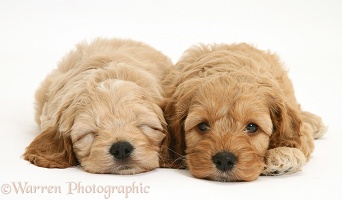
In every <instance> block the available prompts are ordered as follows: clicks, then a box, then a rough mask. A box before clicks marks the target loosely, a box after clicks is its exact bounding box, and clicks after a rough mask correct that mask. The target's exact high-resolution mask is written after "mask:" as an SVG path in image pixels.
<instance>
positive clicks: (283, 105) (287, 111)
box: [269, 95, 313, 157]
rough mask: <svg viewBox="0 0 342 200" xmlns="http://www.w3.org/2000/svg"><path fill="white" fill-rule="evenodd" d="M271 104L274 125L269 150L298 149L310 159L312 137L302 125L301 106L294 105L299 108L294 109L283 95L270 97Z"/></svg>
mask: <svg viewBox="0 0 342 200" xmlns="http://www.w3.org/2000/svg"><path fill="white" fill-rule="evenodd" d="M269 104H270V114H271V119H272V123H273V133H272V135H271V138H270V144H269V148H270V149H273V148H276V147H292V148H298V149H300V150H301V151H302V152H303V153H304V155H305V156H307V157H308V156H309V154H310V153H311V152H312V150H313V143H312V141H311V138H312V137H311V136H310V133H309V131H308V129H307V128H306V127H305V126H304V124H303V123H302V119H301V114H300V112H299V105H294V106H298V108H297V109H296V108H294V107H292V106H291V105H290V104H288V103H287V102H285V97H284V96H281V95H272V96H271V97H269ZM304 143H305V144H304Z"/></svg>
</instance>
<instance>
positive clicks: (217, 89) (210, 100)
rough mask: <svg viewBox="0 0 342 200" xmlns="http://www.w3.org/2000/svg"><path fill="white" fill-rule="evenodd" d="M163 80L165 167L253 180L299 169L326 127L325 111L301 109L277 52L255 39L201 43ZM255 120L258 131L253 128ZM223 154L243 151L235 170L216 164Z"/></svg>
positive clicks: (224, 178) (206, 176) (206, 175)
mask: <svg viewBox="0 0 342 200" xmlns="http://www.w3.org/2000/svg"><path fill="white" fill-rule="evenodd" d="M163 85H164V88H165V93H166V97H167V102H166V105H165V107H164V112H165V118H166V121H167V123H168V130H169V135H167V137H166V138H165V139H164V141H163V150H162V152H163V153H162V154H163V158H164V160H163V163H161V165H162V166H164V167H173V168H179V167H181V168H182V167H187V168H189V170H190V172H191V173H192V175H193V176H195V177H197V178H204V179H211V180H217V181H252V180H255V179H257V178H258V177H259V175H260V174H265V175H280V174H289V173H293V172H296V171H298V170H300V168H301V166H302V165H303V164H304V163H305V162H306V161H307V160H308V159H309V157H310V154H311V152H312V151H313V148H314V144H313V139H314V137H315V138H317V137H320V136H322V135H323V133H324V131H325V128H324V125H323V123H322V121H321V119H320V118H319V117H318V116H316V115H314V114H311V113H309V112H304V111H302V110H301V108H300V105H299V104H298V103H297V101H296V98H295V96H294V89H293V86H292V83H291V81H290V79H289V78H288V75H287V72H286V71H285V70H284V69H283V67H282V65H281V63H280V62H279V59H278V57H277V56H276V55H274V54H271V53H270V52H264V51H261V50H258V49H256V48H254V47H252V46H250V45H248V44H233V45H226V44H221V45H199V46H194V47H192V48H190V49H188V50H187V51H186V52H185V53H184V55H183V56H182V58H181V59H180V61H179V62H178V63H177V64H176V66H175V68H172V69H170V71H169V73H168V75H167V76H166V77H165V79H164V80H163ZM203 122H204V123H207V124H208V126H209V130H207V131H204V132H203V131H201V130H199V128H198V125H199V124H200V123H203ZM250 123H253V124H256V125H257V126H258V130H257V131H256V132H255V133H250V132H246V126H247V125H248V124H250ZM219 152H229V153H231V154H233V155H235V156H236V158H237V160H236V162H234V166H233V168H232V169H230V170H220V169H218V168H217V167H216V166H215V163H214V162H213V156H214V155H216V154H217V153H219Z"/></svg>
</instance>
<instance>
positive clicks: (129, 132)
mask: <svg viewBox="0 0 342 200" xmlns="http://www.w3.org/2000/svg"><path fill="white" fill-rule="evenodd" d="M171 65H172V63H171V61H170V60H169V59H168V58H167V57H166V56H164V55H163V54H161V53H160V52H158V51H157V50H155V49H153V48H151V47H149V46H147V45H145V44H143V43H140V42H135V41H131V40H117V39H113V40H107V39H97V40H95V41H94V42H93V43H91V44H87V43H81V44H79V45H78V46H77V48H76V50H74V51H71V52H70V53H69V54H68V55H67V56H66V57H65V58H64V59H63V60H62V61H61V62H60V63H59V66H58V68H57V69H56V70H54V71H53V72H52V73H51V74H50V75H48V76H47V78H46V79H45V80H44V82H43V83H42V85H41V87H40V88H39V89H38V90H37V92H36V121H37V123H38V124H39V125H40V127H41V129H42V133H41V134H40V135H39V136H38V137H37V138H35V140H34V141H33V142H32V143H31V144H30V146H29V147H28V148H27V149H26V152H25V154H24V158H25V159H26V160H29V161H30V162H32V163H33V164H35V165H38V166H42V167H56V168H65V167H69V166H73V165H76V164H77V161H78V162H79V163H80V164H81V166H82V167H83V168H84V169H85V170H86V171H89V172H92V173H117V174H134V173H139V172H144V171H148V170H152V169H154V168H156V167H158V166H159V164H158V160H159V158H158V156H159V154H158V153H159V146H160V143H161V141H162V139H163V138H164V136H165V126H166V125H165V120H164V117H163V112H162V110H161V109H160V106H161V105H162V104H163V103H164V93H163V91H162V88H161V83H160V81H161V79H162V77H163V75H164V74H165V71H166V70H167V68H169V67H170V66H171Z"/></svg>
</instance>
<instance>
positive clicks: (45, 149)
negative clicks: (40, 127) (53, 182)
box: [23, 127, 77, 168]
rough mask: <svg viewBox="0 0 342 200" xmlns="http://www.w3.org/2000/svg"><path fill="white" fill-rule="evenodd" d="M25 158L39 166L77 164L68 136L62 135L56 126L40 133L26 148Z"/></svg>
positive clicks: (59, 166) (65, 166)
mask: <svg viewBox="0 0 342 200" xmlns="http://www.w3.org/2000/svg"><path fill="white" fill-rule="evenodd" d="M23 157H24V159H25V160H28V161H30V162H31V163H32V164H35V165H37V166H40V167H46V168H67V167H70V166H75V165H77V159H76V157H75V155H74V152H73V148H72V142H71V138H70V137H66V136H64V135H62V134H61V133H60V132H59V131H58V128H57V127H50V128H47V129H46V130H44V131H43V132H42V133H40V134H39V135H38V136H37V137H36V138H35V139H34V140H33V141H32V143H31V144H30V145H29V146H28V147H27V148H26V152H25V153H24V155H23Z"/></svg>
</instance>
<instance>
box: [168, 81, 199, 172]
mask: <svg viewBox="0 0 342 200" xmlns="http://www.w3.org/2000/svg"><path fill="white" fill-rule="evenodd" d="M201 82H202V81H201V80H200V79H191V80H189V81H185V82H183V83H181V84H179V85H178V86H175V87H173V88H171V89H172V91H171V92H170V91H167V92H169V93H170V94H171V97H170V98H169V99H167V102H166V105H165V108H164V113H165V119H166V122H167V123H168V132H169V134H167V136H166V138H165V139H164V141H163V146H164V149H163V148H162V149H163V154H165V155H167V156H166V159H168V160H171V162H173V161H174V160H178V161H182V160H181V159H179V158H180V157H182V156H184V155H185V149H186V143H185V132H184V121H185V119H186V117H187V115H188V110H189V106H190V105H191V101H192V98H193V95H194V93H195V92H196V91H197V88H198V86H199V85H200V84H201ZM172 160H173V161H172ZM175 165H177V164H175ZM177 167H179V166H177Z"/></svg>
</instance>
